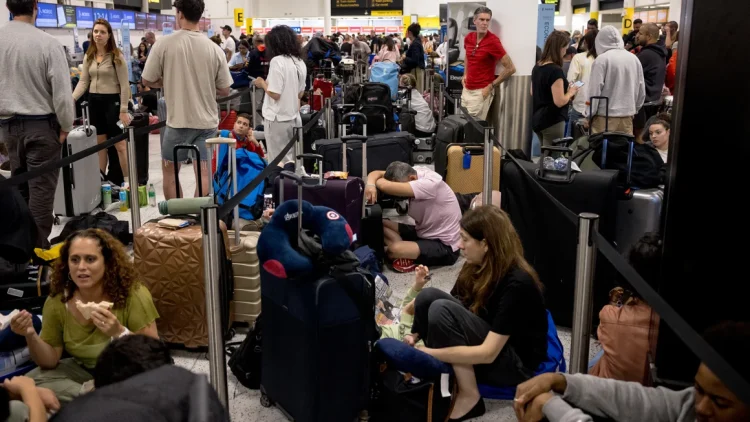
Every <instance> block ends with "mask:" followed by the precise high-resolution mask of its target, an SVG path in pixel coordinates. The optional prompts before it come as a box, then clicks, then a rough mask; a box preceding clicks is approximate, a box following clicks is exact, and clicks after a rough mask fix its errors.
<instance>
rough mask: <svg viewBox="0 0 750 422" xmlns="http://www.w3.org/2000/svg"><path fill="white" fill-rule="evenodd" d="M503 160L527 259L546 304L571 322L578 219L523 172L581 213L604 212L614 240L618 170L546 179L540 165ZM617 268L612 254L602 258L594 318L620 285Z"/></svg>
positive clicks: (604, 229)
mask: <svg viewBox="0 0 750 422" xmlns="http://www.w3.org/2000/svg"><path fill="white" fill-rule="evenodd" d="M519 163H520V165H521V167H519V166H518V165H517V164H516V163H515V162H514V161H513V160H511V159H510V158H506V159H504V160H503V161H502V166H501V176H500V191H501V192H502V199H503V200H502V208H503V209H504V210H505V211H506V212H508V214H509V216H510V219H511V221H512V222H513V226H514V227H515V228H516V231H518V235H519V236H520V238H521V242H522V244H523V250H524V255H525V256H526V260H527V261H528V262H529V263H530V264H531V265H532V266H533V267H534V269H535V270H536V271H537V272H538V273H539V277H540V279H541V281H542V283H544V287H545V289H544V294H545V304H546V305H547V308H548V309H549V310H550V312H552V316H553V317H554V319H555V322H557V323H558V324H559V325H562V326H564V327H570V326H571V325H570V324H571V323H572V315H573V291H574V286H575V265H576V245H577V242H578V227H577V223H571V222H569V221H568V220H567V219H566V218H565V216H564V215H563V214H562V211H561V210H559V209H558V208H557V206H555V205H554V204H553V202H552V200H551V199H549V198H548V197H547V195H546V194H545V193H544V192H542V191H541V189H539V187H538V186H537V185H536V183H534V182H533V181H532V180H530V179H529V178H528V177H526V176H525V175H523V174H522V172H526V173H528V174H529V175H531V177H532V178H534V179H535V180H537V181H538V182H539V183H540V184H541V185H542V186H543V187H544V188H545V189H546V190H547V191H548V192H549V193H550V194H552V196H553V197H554V198H555V199H557V200H558V201H560V202H561V203H562V204H563V205H564V206H565V207H567V208H568V209H570V210H571V211H573V212H574V213H576V214H578V213H581V212H592V213H595V214H598V215H599V217H600V218H599V232H600V233H601V234H602V236H604V237H605V238H606V239H608V240H611V241H612V240H614V238H615V228H616V223H617V222H616V219H617V192H618V188H617V171H614V170H595V171H586V172H581V173H575V174H573V175H572V181H571V182H565V181H550V180H544V179H543V178H540V176H539V173H538V170H539V166H538V165H537V164H534V163H532V162H528V161H519ZM615 281H616V280H615V273H614V270H613V269H612V267H611V266H610V265H609V264H608V261H607V260H606V259H603V258H600V259H597V265H596V274H595V279H594V304H593V309H594V323H595V324H598V315H599V313H598V312H599V309H601V308H602V307H603V306H604V305H606V304H607V303H609V291H610V290H611V289H612V288H613V287H615V286H616V283H615Z"/></svg>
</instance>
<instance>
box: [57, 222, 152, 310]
mask: <svg viewBox="0 0 750 422" xmlns="http://www.w3.org/2000/svg"><path fill="white" fill-rule="evenodd" d="M78 238H81V239H95V240H97V241H98V242H99V246H100V247H101V252H102V256H104V268H105V269H104V277H103V279H102V283H104V293H105V294H106V295H107V296H108V297H109V298H110V299H111V300H112V302H114V307H115V308H124V307H125V302H126V301H127V299H128V293H129V292H130V290H131V289H133V288H134V287H136V286H138V285H139V282H138V281H137V275H136V271H135V267H133V264H132V263H131V262H130V258H129V257H128V254H127V252H125V248H124V247H123V245H122V243H120V241H119V240H117V239H115V238H114V237H113V236H112V235H111V234H109V233H107V232H106V231H104V230H101V229H86V230H80V231H77V232H75V233H73V234H71V235H70V236H68V238H67V239H65V243H64V244H63V246H62V248H61V249H60V258H58V259H57V260H56V261H55V263H54V264H53V265H52V273H51V274H50V296H57V295H61V296H62V298H61V300H62V302H63V303H65V302H67V301H68V300H69V299H70V298H72V297H73V292H75V291H76V289H77V288H78V287H77V286H76V284H75V283H73V282H72V281H71V280H70V278H69V277H70V269H69V268H68V258H69V256H70V245H71V243H73V241H74V240H75V239H78ZM66 291H67V294H66Z"/></svg>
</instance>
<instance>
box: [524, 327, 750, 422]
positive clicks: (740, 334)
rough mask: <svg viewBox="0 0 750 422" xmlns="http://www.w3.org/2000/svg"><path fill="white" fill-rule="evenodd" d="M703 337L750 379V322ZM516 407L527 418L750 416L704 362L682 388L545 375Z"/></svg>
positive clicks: (722, 421)
mask: <svg viewBox="0 0 750 422" xmlns="http://www.w3.org/2000/svg"><path fill="white" fill-rule="evenodd" d="M704 339H705V340H706V342H708V344H709V345H710V346H711V347H712V348H713V349H714V350H715V351H716V352H717V353H719V354H720V355H722V356H723V357H724V359H726V361H727V362H728V363H729V365H730V366H731V367H732V368H733V369H734V370H735V371H737V372H738V374H739V375H740V376H741V377H742V378H744V379H746V380H747V379H748V378H750V361H748V359H747V356H748V355H750V323H749V322H724V323H721V324H719V325H717V326H714V327H712V328H710V329H709V330H708V331H707V332H706V333H705V334H704ZM574 406H575V407H577V408H575V407H574ZM513 408H514V410H515V411H516V415H517V416H518V420H520V421H523V422H527V421H539V420H541V419H542V418H543V417H546V418H547V419H548V420H549V421H550V422H589V421H593V420H594V419H593V418H592V417H591V416H590V415H594V416H596V417H602V418H610V419H613V420H616V421H633V422H636V421H638V422H640V421H650V422H688V421H689V422H693V421H699V422H703V421H712V422H729V421H748V420H750V404H747V403H743V402H742V401H741V400H740V399H739V398H738V397H737V396H736V395H735V394H734V393H733V392H732V391H731V390H729V389H728V388H727V387H726V386H725V385H724V383H723V382H722V381H721V380H720V379H719V378H718V377H717V376H716V375H715V374H714V373H713V372H712V371H711V369H709V368H708V366H706V364H704V363H701V365H700V367H699V368H698V372H697V373H696V375H695V385H694V386H693V387H690V388H686V389H684V390H681V391H672V390H669V389H666V388H664V387H658V388H650V387H644V386H642V385H641V384H638V383H636V382H624V381H616V380H611V379H604V378H599V377H596V376H593V375H582V374H576V375H570V374H561V373H557V374H551V373H547V374H542V375H539V376H537V377H534V378H532V379H530V380H529V381H526V382H525V383H523V384H520V385H519V386H518V389H517V390H516V398H515V399H514V403H513ZM587 413H588V414H587ZM589 414H590V415H589Z"/></svg>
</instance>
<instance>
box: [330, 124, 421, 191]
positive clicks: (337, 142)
mask: <svg viewBox="0 0 750 422" xmlns="http://www.w3.org/2000/svg"><path fill="white" fill-rule="evenodd" d="M368 127H369V126H368ZM414 141H415V138H414V135H412V134H411V133H407V132H390V133H383V134H380V135H375V136H370V137H368V139H367V170H368V171H373V170H385V169H386V168H387V167H388V165H389V164H391V163H392V162H394V161H402V162H404V163H407V164H409V165H411V164H413V161H412V151H413V150H414ZM315 152H316V153H318V154H320V155H322V156H323V171H324V172H326V171H341V170H342V169H343V167H342V162H341V161H342V160H341V158H342V155H341V139H338V138H337V139H326V140H320V141H316V142H315ZM346 162H347V167H348V171H349V176H354V177H364V178H366V177H367V176H366V175H364V176H363V175H362V144H361V143H360V142H352V143H349V144H347V153H346Z"/></svg>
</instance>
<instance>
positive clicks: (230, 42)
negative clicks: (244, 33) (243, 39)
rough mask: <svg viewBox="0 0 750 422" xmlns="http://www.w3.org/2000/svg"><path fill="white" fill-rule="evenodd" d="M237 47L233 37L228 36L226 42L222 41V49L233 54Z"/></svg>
mask: <svg viewBox="0 0 750 422" xmlns="http://www.w3.org/2000/svg"><path fill="white" fill-rule="evenodd" d="M236 48H237V45H235V43H234V40H233V39H232V37H227V39H225V40H224V42H223V43H221V49H222V50H229V51H230V52H231V53H232V54H234V51H235V49H236Z"/></svg>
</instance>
